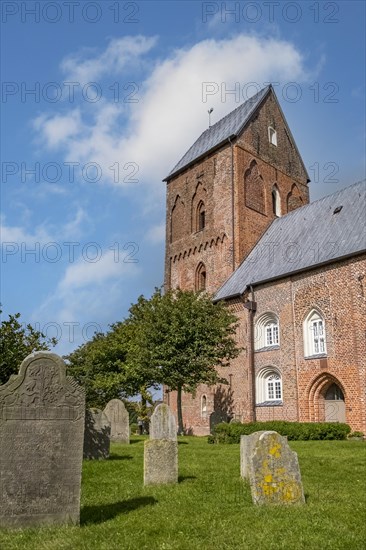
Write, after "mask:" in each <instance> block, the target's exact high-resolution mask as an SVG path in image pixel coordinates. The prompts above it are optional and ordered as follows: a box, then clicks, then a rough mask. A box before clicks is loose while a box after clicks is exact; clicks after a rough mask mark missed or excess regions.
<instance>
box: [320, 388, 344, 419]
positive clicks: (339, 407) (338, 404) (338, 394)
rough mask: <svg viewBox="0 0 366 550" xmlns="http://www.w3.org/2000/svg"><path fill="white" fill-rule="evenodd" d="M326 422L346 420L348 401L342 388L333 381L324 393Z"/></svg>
mask: <svg viewBox="0 0 366 550" xmlns="http://www.w3.org/2000/svg"><path fill="white" fill-rule="evenodd" d="M324 416H325V422H346V403H345V401H344V395H343V391H342V390H341V388H340V387H339V386H338V384H336V383H335V382H333V384H331V385H330V386H329V387H328V389H327V390H326V391H325V395H324Z"/></svg>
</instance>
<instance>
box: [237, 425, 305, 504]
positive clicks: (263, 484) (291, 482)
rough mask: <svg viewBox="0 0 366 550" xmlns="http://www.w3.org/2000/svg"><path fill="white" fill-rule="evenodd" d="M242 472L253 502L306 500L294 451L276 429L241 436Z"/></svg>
mask: <svg viewBox="0 0 366 550" xmlns="http://www.w3.org/2000/svg"><path fill="white" fill-rule="evenodd" d="M240 443H241V449H240V450H241V473H242V475H243V477H246V478H248V479H249V483H250V488H251V493H252V499H253V502H254V504H303V503H304V502H305V498H304V492H303V487H302V483H301V474H300V468H299V463H298V460H297V454H296V453H295V452H294V451H291V449H290V447H289V445H288V441H287V437H282V436H281V435H279V434H278V433H277V432H272V431H264V432H256V433H254V434H252V435H250V436H242V440H241V442H240Z"/></svg>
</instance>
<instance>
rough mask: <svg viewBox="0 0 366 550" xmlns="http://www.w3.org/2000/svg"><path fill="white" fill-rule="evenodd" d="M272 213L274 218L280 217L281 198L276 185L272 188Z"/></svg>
mask: <svg viewBox="0 0 366 550" xmlns="http://www.w3.org/2000/svg"><path fill="white" fill-rule="evenodd" d="M272 211H273V214H274V215H275V216H277V217H279V216H281V197H280V192H279V190H278V187H277V185H276V184H274V186H273V187H272Z"/></svg>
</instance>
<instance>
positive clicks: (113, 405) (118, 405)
mask: <svg viewBox="0 0 366 550" xmlns="http://www.w3.org/2000/svg"><path fill="white" fill-rule="evenodd" d="M104 412H105V414H106V415H107V417H108V420H109V422H110V423H111V440H112V441H116V442H118V443H127V444H128V443H129V442H130V422H129V414H128V412H127V409H126V407H125V404H124V403H123V401H121V400H120V399H112V400H111V401H109V403H107V405H106V407H105V409H104Z"/></svg>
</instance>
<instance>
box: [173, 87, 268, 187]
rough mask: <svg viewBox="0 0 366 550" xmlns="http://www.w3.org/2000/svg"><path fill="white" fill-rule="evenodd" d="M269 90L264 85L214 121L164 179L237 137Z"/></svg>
mask: <svg viewBox="0 0 366 550" xmlns="http://www.w3.org/2000/svg"><path fill="white" fill-rule="evenodd" d="M270 90H272V86H271V85H269V86H266V87H265V88H263V89H262V90H260V91H259V92H258V93H256V94H255V95H254V96H252V97H250V98H249V99H247V100H246V101H245V102H244V103H242V104H241V105H239V107H237V108H236V109H234V111H231V113H229V114H228V115H226V116H225V117H224V118H222V119H221V120H219V121H218V122H216V124H214V125H213V126H211V127H210V128H208V129H207V130H205V131H204V132H203V133H202V134H201V135H200V137H199V138H198V139H197V141H195V143H194V144H193V145H192V147H191V148H190V149H188V151H187V152H186V154H185V155H184V156H183V157H182V158H181V159H180V161H179V162H178V164H176V165H175V166H174V168H173V170H172V171H171V172H170V173H169V175H168V176H167V177H166V178H165V180H164V181H167V180H168V179H170V178H171V177H173V176H174V175H176V174H178V172H181V171H182V170H183V169H184V168H186V167H187V166H189V165H190V164H191V163H192V162H194V161H196V160H197V159H199V158H200V157H202V156H203V155H206V154H207V153H208V152H209V151H212V150H213V149H216V148H217V147H219V146H220V145H222V144H224V143H225V142H227V141H228V139H229V138H234V137H237V136H238V135H239V134H240V133H241V132H242V130H243V128H244V126H245V125H246V123H247V122H248V121H249V119H250V118H251V116H252V115H253V113H254V111H256V109H257V108H258V107H259V105H260V104H261V102H262V101H263V100H264V98H265V97H266V96H267V94H268V93H269V91H270Z"/></svg>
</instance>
